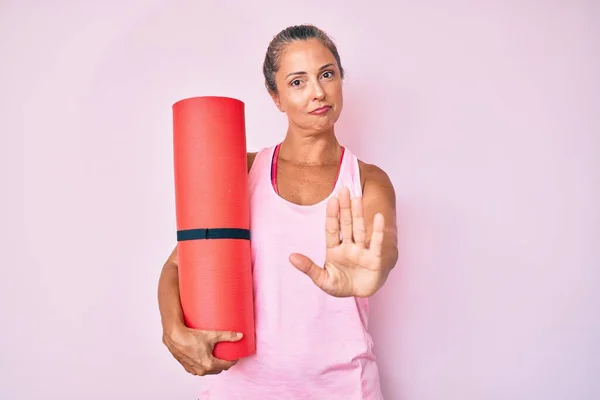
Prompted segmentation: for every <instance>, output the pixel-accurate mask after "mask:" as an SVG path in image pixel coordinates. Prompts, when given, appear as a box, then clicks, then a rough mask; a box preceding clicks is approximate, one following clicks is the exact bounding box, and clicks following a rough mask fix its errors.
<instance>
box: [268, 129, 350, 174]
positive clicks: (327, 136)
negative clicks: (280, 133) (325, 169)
mask: <svg viewBox="0 0 600 400" xmlns="http://www.w3.org/2000/svg"><path fill="white" fill-rule="evenodd" d="M341 152H342V148H341V146H340V144H339V142H338V140H337V138H336V137H335V134H334V133H333V131H329V132H324V133H321V134H318V135H310V136H300V135H296V134H294V133H292V132H288V134H287V135H286V137H285V139H284V140H283V142H282V143H281V147H280V149H279V158H280V159H281V160H283V161H286V162H290V163H293V164H298V165H304V166H311V165H314V166H316V165H327V164H337V163H339V159H340V156H341V154H342V153H341Z"/></svg>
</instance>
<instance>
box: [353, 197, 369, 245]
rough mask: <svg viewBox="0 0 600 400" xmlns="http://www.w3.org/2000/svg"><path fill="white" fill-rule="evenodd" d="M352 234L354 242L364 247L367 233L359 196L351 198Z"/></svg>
mask: <svg viewBox="0 0 600 400" xmlns="http://www.w3.org/2000/svg"><path fill="white" fill-rule="evenodd" d="M352 234H353V236H354V243H356V244H357V245H358V246H359V247H361V248H364V247H365V240H366V236H367V234H366V229H365V218H364V214H363V205H362V199H361V198H360V197H355V198H353V199H352Z"/></svg>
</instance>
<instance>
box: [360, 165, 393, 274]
mask: <svg viewBox="0 0 600 400" xmlns="http://www.w3.org/2000/svg"><path fill="white" fill-rule="evenodd" d="M362 172H363V174H364V176H365V183H364V188H363V197H362V204H363V212H364V220H365V229H366V246H367V247H369V246H370V243H371V238H372V235H373V221H374V218H375V215H376V214H377V213H380V214H381V215H383V219H384V226H383V243H382V246H381V258H382V272H383V273H384V275H385V277H386V278H387V276H388V274H389V273H390V272H391V270H392V269H393V268H394V266H395V265H396V262H397V261H398V227H397V223H396V192H395V190H394V186H393V185H392V182H391V180H390V178H389V176H388V175H387V174H386V173H385V171H383V170H382V169H381V168H379V167H377V166H375V165H370V164H363V170H362Z"/></svg>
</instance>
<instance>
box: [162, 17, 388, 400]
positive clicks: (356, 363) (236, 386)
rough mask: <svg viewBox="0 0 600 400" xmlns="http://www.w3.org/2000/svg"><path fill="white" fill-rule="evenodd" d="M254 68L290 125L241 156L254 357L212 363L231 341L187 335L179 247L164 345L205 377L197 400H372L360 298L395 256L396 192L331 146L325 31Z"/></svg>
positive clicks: (333, 102) (167, 269)
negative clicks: (216, 350)
mask: <svg viewBox="0 0 600 400" xmlns="http://www.w3.org/2000/svg"><path fill="white" fill-rule="evenodd" d="M263 70H264V75H265V82H266V86H267V89H268V91H269V94H270V95H271V97H272V98H273V101H274V102H275V105H276V106H277V108H278V109H279V110H280V111H281V112H284V113H286V114H287V118H288V121H289V127H288V131H287V134H286V136H285V139H284V140H283V142H281V143H280V144H278V145H276V146H272V147H269V148H265V149H262V150H260V151H259V152H258V153H250V154H248V171H249V187H250V204H251V225H250V226H251V229H252V242H251V243H252V253H253V260H254V262H253V277H254V290H255V293H254V298H255V318H256V341H257V342H256V354H255V355H252V356H250V357H247V358H244V359H241V360H237V361H234V362H227V361H224V360H219V359H216V358H215V357H214V356H213V355H212V349H213V346H214V345H215V344H216V343H217V342H219V341H236V340H239V338H240V337H239V335H237V334H236V333H235V332H209V331H198V330H192V329H188V328H186V327H185V325H184V323H183V316H182V311H181V304H180V302H179V289H178V280H177V279H178V275H177V248H175V250H173V253H172V254H171V256H170V257H169V259H168V260H167V262H166V263H165V265H164V267H163V270H162V273H161V277H160V281H159V293H158V296H159V308H160V313H161V317H162V324H163V330H164V334H163V342H164V343H165V345H166V346H167V347H168V349H169V351H170V352H171V353H172V354H173V355H174V356H175V358H176V359H177V360H178V361H179V362H180V363H181V364H182V365H183V367H184V368H185V370H186V371H187V372H189V373H191V374H194V375H201V376H205V377H204V378H203V388H204V391H203V395H201V396H200V399H211V400H231V399H238V398H239V399H244V400H253V399H261V400H268V399H278V400H279V399H290V400H291V399H324V400H335V399H340V400H341V399H343V400H359V399H360V400H364V399H381V398H382V395H381V391H380V385H379V373H378V369H377V365H376V362H375V357H374V355H373V352H372V350H373V343H372V341H371V337H370V335H369V333H368V331H367V329H366V327H367V318H368V300H367V298H368V297H369V296H371V295H373V294H374V293H375V292H377V290H379V289H380V288H381V287H382V285H383V284H384V282H385V281H386V278H387V277H388V274H389V273H390V271H391V270H392V268H393V267H394V265H395V263H396V260H397V257H398V251H397V246H396V241H397V239H396V238H397V237H396V215H395V203H396V201H395V193H394V188H393V187H392V184H391V182H390V180H389V178H388V176H387V175H386V173H385V172H383V171H382V170H381V169H380V168H378V167H376V166H374V165H369V164H366V163H364V162H362V161H358V160H357V158H356V157H355V156H354V155H353V154H352V153H351V152H350V150H348V149H346V148H344V147H342V146H341V145H340V144H339V143H338V141H337V139H336V136H335V132H334V125H335V123H336V121H337V120H338V117H339V116H340V113H341V111H342V104H343V99H342V79H343V77H344V70H343V68H342V64H341V61H340V57H339V55H338V52H337V49H336V46H335V45H334V44H333V42H332V41H331V40H330V38H329V37H328V36H327V35H326V34H325V33H324V32H323V31H321V30H319V29H318V28H316V27H314V26H310V25H302V26H293V27H289V28H287V29H285V30H283V31H282V32H280V33H279V34H278V35H277V36H276V37H275V38H274V39H273V41H272V42H271V44H270V45H269V48H268V50H267V54H266V57H265V61H264V65H263ZM303 274H304V275H303ZM234 365H235V366H234ZM222 371H227V372H226V373H223V374H220V373H221V372H222ZM218 374H220V375H218ZM208 375H213V376H210V377H209V376H208ZM214 375H218V376H214Z"/></svg>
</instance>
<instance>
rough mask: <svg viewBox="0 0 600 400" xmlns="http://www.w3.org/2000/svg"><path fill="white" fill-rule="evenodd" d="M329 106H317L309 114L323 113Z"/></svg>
mask: <svg viewBox="0 0 600 400" xmlns="http://www.w3.org/2000/svg"><path fill="white" fill-rule="evenodd" d="M330 108H331V106H325V107H321V108H317V109H316V110H313V111H311V112H310V113H311V114H323V113H326V112H327V111H329V109H330Z"/></svg>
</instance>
